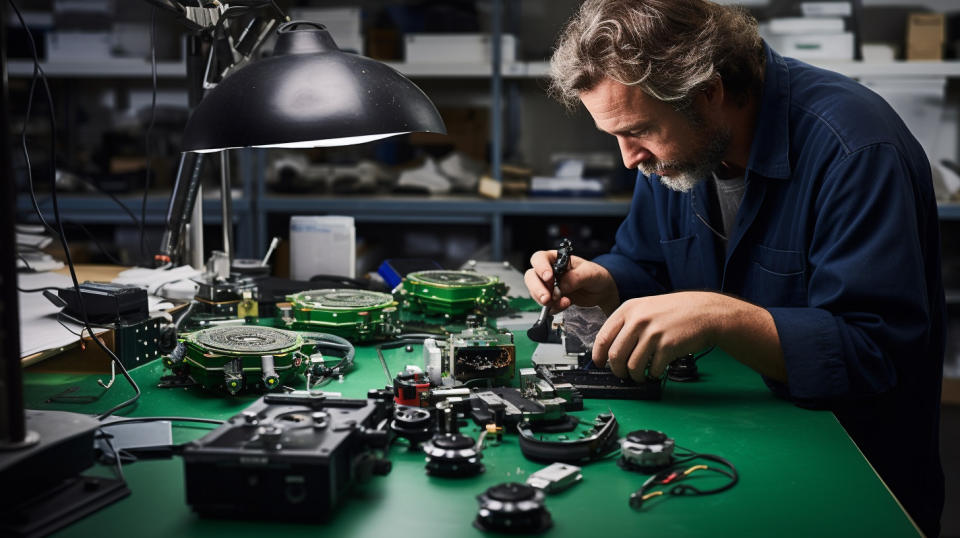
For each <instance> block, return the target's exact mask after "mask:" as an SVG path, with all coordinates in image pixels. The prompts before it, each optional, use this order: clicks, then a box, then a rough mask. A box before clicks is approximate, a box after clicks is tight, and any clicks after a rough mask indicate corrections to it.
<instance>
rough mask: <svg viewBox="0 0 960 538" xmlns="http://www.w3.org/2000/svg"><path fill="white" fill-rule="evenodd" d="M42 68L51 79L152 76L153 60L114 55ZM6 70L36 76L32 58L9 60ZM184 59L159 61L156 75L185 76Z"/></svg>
mask: <svg viewBox="0 0 960 538" xmlns="http://www.w3.org/2000/svg"><path fill="white" fill-rule="evenodd" d="M40 67H41V68H42V69H43V72H44V73H46V75H47V77H49V78H150V76H151V67H150V62H149V61H147V60H143V59H140V58H111V59H109V60H104V61H102V62H92V61H76V62H66V61H59V62H41V63H40ZM7 71H8V73H9V76H10V77H12V78H28V77H31V76H33V61H31V60H10V61H9V62H7ZM186 75H187V66H186V63H185V62H182V61H181V62H157V76H158V77H163V78H186Z"/></svg>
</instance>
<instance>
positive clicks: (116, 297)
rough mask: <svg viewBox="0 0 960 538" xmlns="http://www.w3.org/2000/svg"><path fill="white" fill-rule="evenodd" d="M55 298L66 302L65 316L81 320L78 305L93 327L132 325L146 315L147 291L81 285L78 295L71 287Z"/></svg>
mask: <svg viewBox="0 0 960 538" xmlns="http://www.w3.org/2000/svg"><path fill="white" fill-rule="evenodd" d="M57 295H59V296H60V298H61V299H62V300H63V301H64V302H65V303H66V306H65V307H64V313H66V314H68V315H70V316H71V317H74V318H77V319H80V320H82V319H83V313H82V312H81V306H80V302H81V301H83V309H84V310H85V311H86V313H87V319H88V320H89V321H90V323H94V324H98V325H100V324H109V323H122V322H123V323H135V322H138V321H143V320H144V319H146V318H147V317H148V315H149V308H148V306H147V290H146V289H145V288H141V287H137V286H124V285H120V284H111V283H108V282H84V283H83V284H80V294H79V295H77V290H76V289H75V288H73V287H72V286H68V287H65V288H61V289H59V290H58V291H57Z"/></svg>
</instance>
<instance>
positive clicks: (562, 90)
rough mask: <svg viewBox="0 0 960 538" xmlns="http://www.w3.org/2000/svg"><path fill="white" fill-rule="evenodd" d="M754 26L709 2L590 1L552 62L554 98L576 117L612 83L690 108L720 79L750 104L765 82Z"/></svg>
mask: <svg viewBox="0 0 960 538" xmlns="http://www.w3.org/2000/svg"><path fill="white" fill-rule="evenodd" d="M763 65H764V53H763V42H762V41H761V39H760V36H759V34H758V33H757V21H756V20H755V19H754V18H753V17H752V16H750V14H749V13H747V12H746V11H744V10H743V9H742V8H739V7H734V6H722V5H718V4H714V3H713V2H709V1H706V0H587V1H586V2H584V3H583V5H582V6H580V9H579V10H578V11H577V13H576V14H575V15H574V16H573V18H572V19H570V21H569V22H568V23H567V25H566V27H565V28H564V30H563V32H562V33H561V34H560V38H559V40H558V42H557V47H556V49H555V51H554V53H553V57H552V58H551V59H550V78H551V80H550V90H549V91H550V94H551V95H552V96H553V97H554V98H555V99H557V100H558V101H560V102H561V103H563V104H564V105H566V106H567V107H568V108H570V109H573V108H576V106H577V105H578V104H579V102H580V99H579V95H580V92H582V91H585V90H589V89H591V88H593V87H594V86H596V84H597V83H599V82H600V81H601V80H602V79H603V78H606V77H609V78H611V79H613V80H616V81H617V82H620V83H622V84H625V85H628V86H639V87H640V88H641V89H642V90H643V91H644V92H645V93H647V94H648V95H650V96H652V97H654V98H656V99H659V100H661V101H664V102H668V103H671V104H672V105H673V106H674V107H676V108H678V109H683V108H686V107H687V106H688V105H689V103H690V102H691V100H692V97H693V96H694V95H695V94H696V92H698V91H699V90H702V89H703V88H704V87H706V85H707V84H708V83H710V81H711V80H713V79H714V78H715V77H717V76H719V77H720V80H721V81H722V82H723V85H724V89H725V91H727V92H729V93H730V94H731V95H732V96H734V97H735V98H736V99H737V102H738V103H741V104H742V103H743V102H745V101H746V100H747V99H748V97H749V96H750V95H751V94H758V93H759V90H760V83H761V82H762V80H763Z"/></svg>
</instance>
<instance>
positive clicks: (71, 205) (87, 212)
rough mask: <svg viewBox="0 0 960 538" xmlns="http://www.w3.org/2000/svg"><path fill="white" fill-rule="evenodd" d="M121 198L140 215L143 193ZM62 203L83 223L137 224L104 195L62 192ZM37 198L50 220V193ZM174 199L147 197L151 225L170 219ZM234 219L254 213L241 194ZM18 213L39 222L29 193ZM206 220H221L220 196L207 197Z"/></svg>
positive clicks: (68, 215) (63, 210)
mask: <svg viewBox="0 0 960 538" xmlns="http://www.w3.org/2000/svg"><path fill="white" fill-rule="evenodd" d="M117 198H118V199H119V200H120V201H121V202H122V203H123V205H124V206H126V207H127V208H128V209H129V210H130V211H131V212H133V214H134V215H135V216H136V217H137V218H138V219H139V218H140V204H141V203H142V198H141V196H139V195H121V196H117ZM57 199H58V201H59V202H60V216H61V217H62V218H63V219H64V220H69V221H73V222H79V223H81V224H113V225H124V224H129V225H131V226H132V225H133V221H132V220H131V219H130V215H128V214H127V212H126V211H123V210H122V209H120V208H119V207H117V204H116V202H114V201H113V200H111V199H110V198H108V197H106V196H102V195H76V194H74V195H68V194H60V195H58V196H57ZM37 200H38V201H39V203H40V207H41V209H43V212H44V213H43V214H44V217H45V218H46V219H47V220H48V221H50V220H51V219H52V218H53V209H52V208H51V205H50V199H49V196H48V195H47V194H46V193H38V194H37ZM169 202H170V194H169V193H160V192H158V193H151V194H150V197H149V198H148V199H147V224H149V225H155V224H162V223H164V222H166V215H167V207H168V205H169ZM232 210H233V220H234V222H238V221H240V220H241V218H246V216H247V215H249V213H250V203H249V201H247V200H244V199H241V198H239V197H237V196H234V198H233V206H232ZM17 212H18V213H19V214H24V215H28V216H29V218H30V219H31V220H33V221H36V220H37V218H36V215H35V213H34V211H33V204H32V203H31V202H30V197H29V196H27V195H20V196H17ZM203 222H204V223H205V224H219V223H220V198H219V196H217V197H212V196H211V197H207V196H204V199H203Z"/></svg>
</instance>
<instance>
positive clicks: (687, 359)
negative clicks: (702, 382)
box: [667, 355, 700, 383]
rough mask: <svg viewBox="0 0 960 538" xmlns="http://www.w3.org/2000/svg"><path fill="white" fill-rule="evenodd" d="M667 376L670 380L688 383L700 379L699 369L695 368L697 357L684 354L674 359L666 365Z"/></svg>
mask: <svg viewBox="0 0 960 538" xmlns="http://www.w3.org/2000/svg"><path fill="white" fill-rule="evenodd" d="M667 378H668V379H669V380H670V381H676V382H678V383H688V382H690V381H696V380H698V379H700V371H699V370H698V369H697V357H696V356H694V355H686V356H684V357H680V358H677V359H674V360H673V361H672V362H671V363H670V364H668V365H667Z"/></svg>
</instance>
